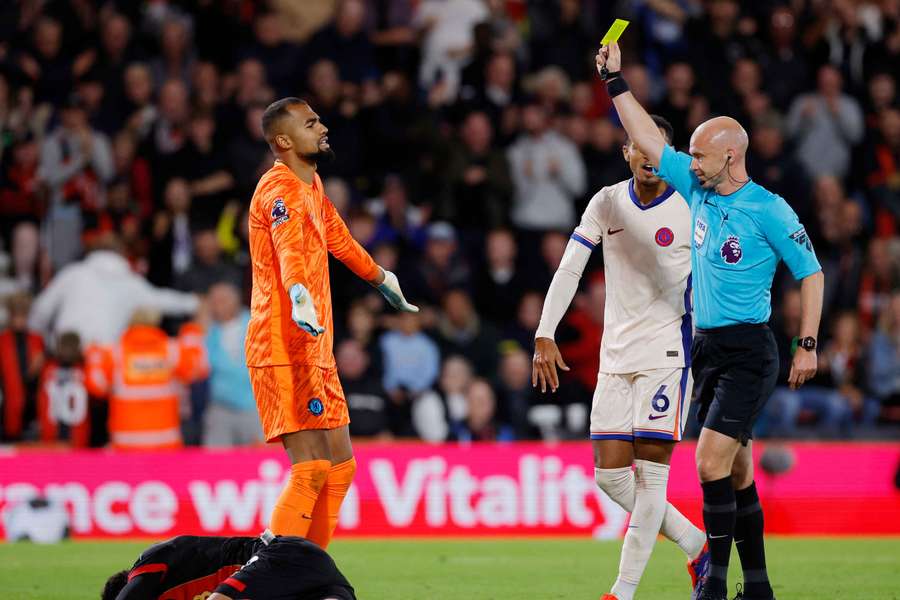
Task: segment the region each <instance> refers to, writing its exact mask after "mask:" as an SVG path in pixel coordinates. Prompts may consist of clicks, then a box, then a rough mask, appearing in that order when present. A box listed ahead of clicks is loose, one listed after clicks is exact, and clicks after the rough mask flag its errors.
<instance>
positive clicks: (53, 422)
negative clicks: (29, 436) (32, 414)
mask: <svg viewBox="0 0 900 600" xmlns="http://www.w3.org/2000/svg"><path fill="white" fill-rule="evenodd" d="M89 400H90V399H89V397H88V392H87V387H86V386H85V371H84V357H83V356H82V352H81V340H79V339H78V334H75V333H64V334H62V335H60V336H59V339H58V340H57V343H56V349H55V351H54V352H53V354H52V356H51V357H50V358H49V359H48V360H47V362H46V364H45V366H44V368H43V371H42V373H41V379H40V385H39V388H38V394H37V402H38V422H39V425H40V440H41V441H42V442H44V443H53V442H65V443H68V444H71V445H72V446H73V447H75V448H86V447H88V445H89V444H90V441H91V410H90V409H91V406H90V403H89Z"/></svg>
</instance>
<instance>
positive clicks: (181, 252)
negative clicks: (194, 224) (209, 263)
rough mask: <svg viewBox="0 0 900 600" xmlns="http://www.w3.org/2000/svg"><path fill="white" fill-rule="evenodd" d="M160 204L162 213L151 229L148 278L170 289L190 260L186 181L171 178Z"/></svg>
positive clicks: (158, 214)
mask: <svg viewBox="0 0 900 600" xmlns="http://www.w3.org/2000/svg"><path fill="white" fill-rule="evenodd" d="M163 202H164V203H165V210H164V211H160V212H158V213H156V215H155V216H154V218H153V223H152V226H151V230H150V241H151V247H150V253H149V256H148V259H149V271H148V273H147V279H148V280H149V281H150V282H151V283H153V284H155V285H162V286H171V285H172V283H173V282H174V281H175V278H176V277H178V276H180V275H181V274H182V273H184V272H185V271H187V270H188V268H189V267H190V266H191V262H192V260H193V246H194V243H193V239H192V238H193V235H192V233H191V224H190V218H189V214H190V208H191V189H190V186H189V185H188V182H187V181H185V180H184V179H181V178H175V179H171V180H170V181H169V182H168V183H167V184H166V187H165V191H164V192H163Z"/></svg>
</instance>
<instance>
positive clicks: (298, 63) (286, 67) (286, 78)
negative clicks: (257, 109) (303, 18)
mask: <svg viewBox="0 0 900 600" xmlns="http://www.w3.org/2000/svg"><path fill="white" fill-rule="evenodd" d="M284 26H285V24H284V23H283V22H282V19H281V18H280V16H279V15H278V13H276V12H263V13H262V14H260V15H259V16H258V17H256V20H255V21H254V23H253V35H254V39H253V41H251V42H250V43H249V44H247V45H246V46H244V47H243V48H241V50H240V51H239V52H238V57H239V58H240V59H241V60H243V59H247V58H252V59H255V60H256V61H257V63H258V64H260V65H265V70H266V80H267V81H268V82H270V83H271V84H272V86H273V87H274V88H275V90H276V92H277V94H278V96H280V97H283V96H292V95H294V94H295V93H296V92H297V90H296V89H294V87H295V85H296V82H297V81H302V80H303V75H304V70H305V64H306V61H307V60H308V57H306V56H304V53H303V49H302V48H301V47H300V46H298V45H297V44H294V43H292V42H290V41H288V40H287V39H286V38H285V36H284Z"/></svg>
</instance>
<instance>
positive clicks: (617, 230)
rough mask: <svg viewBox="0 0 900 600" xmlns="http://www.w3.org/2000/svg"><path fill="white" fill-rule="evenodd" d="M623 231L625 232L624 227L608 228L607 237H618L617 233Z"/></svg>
mask: <svg viewBox="0 0 900 600" xmlns="http://www.w3.org/2000/svg"><path fill="white" fill-rule="evenodd" d="M622 231H625V228H624V227H622V228H621V229H611V228H609V227H607V228H606V235H616V234H617V233H620V232H622Z"/></svg>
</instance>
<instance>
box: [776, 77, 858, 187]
mask: <svg viewBox="0 0 900 600" xmlns="http://www.w3.org/2000/svg"><path fill="white" fill-rule="evenodd" d="M842 87H843V81H842V78H841V74H840V72H839V71H838V70H837V69H836V68H834V67H832V66H830V65H825V66H823V67H820V68H819V73H818V85H817V87H816V91H815V92H813V93H811V94H803V95H801V96H798V97H797V99H796V100H794V102H793V103H792V104H791V110H790V113H789V114H788V118H787V129H788V132H789V134H790V135H791V137H792V138H793V139H794V140H795V142H796V144H797V157H798V158H799V159H800V162H801V163H803V165H804V166H805V167H806V170H807V172H808V173H809V174H810V175H812V176H813V177H817V176H819V175H835V176H837V177H844V176H845V175H846V174H847V173H848V171H849V169H850V152H851V151H852V149H853V147H854V146H855V145H856V144H858V143H859V142H860V141H862V136H863V133H864V123H863V114H862V109H861V108H860V105H859V102H857V101H856V99H854V98H853V97H851V96H848V95H847V94H844V93H843V92H842Z"/></svg>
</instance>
